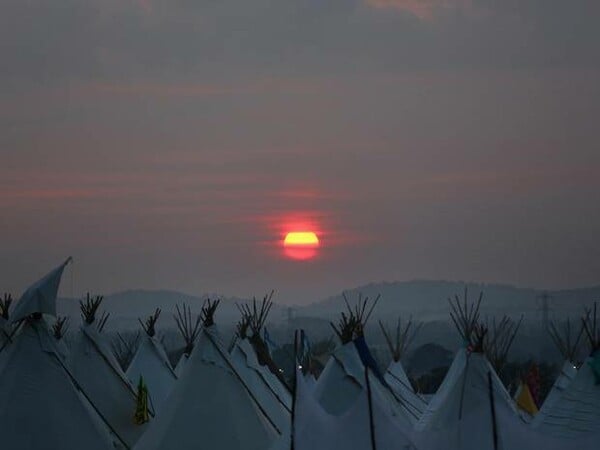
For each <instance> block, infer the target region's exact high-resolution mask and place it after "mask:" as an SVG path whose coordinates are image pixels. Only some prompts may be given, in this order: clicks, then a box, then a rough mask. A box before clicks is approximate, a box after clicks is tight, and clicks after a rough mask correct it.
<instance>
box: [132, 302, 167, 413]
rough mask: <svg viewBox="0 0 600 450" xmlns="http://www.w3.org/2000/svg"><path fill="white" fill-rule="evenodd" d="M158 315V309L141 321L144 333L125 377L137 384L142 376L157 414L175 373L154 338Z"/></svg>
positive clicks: (164, 352) (165, 353)
mask: <svg viewBox="0 0 600 450" xmlns="http://www.w3.org/2000/svg"><path fill="white" fill-rule="evenodd" d="M159 316H160V309H157V310H156V311H155V313H154V314H153V315H152V316H150V317H149V318H148V319H147V320H146V322H145V323H142V322H141V321H140V323H141V325H142V328H143V330H144V332H145V335H144V336H142V339H141V342H140V344H139V347H138V349H137V352H136V354H135V356H134V357H133V359H132V360H131V363H130V364H129V367H128V368H127V372H126V375H127V378H128V379H129V380H130V381H131V383H132V384H134V385H137V383H138V382H139V380H140V377H143V379H144V381H145V383H146V385H147V386H148V392H149V397H150V399H151V405H152V408H153V409H154V411H156V413H157V414H159V413H160V410H161V408H162V406H163V405H164V403H165V401H166V400H167V398H168V396H169V394H170V392H171V390H172V389H173V386H174V384H175V381H177V375H176V374H175V371H174V370H173V367H172V366H171V362H170V361H169V358H168V356H167V352H166V351H165V349H164V347H163V346H162V344H161V343H160V341H159V340H158V339H157V338H156V330H155V325H156V321H157V320H158V317H159Z"/></svg>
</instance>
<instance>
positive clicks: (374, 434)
mask: <svg viewBox="0 0 600 450" xmlns="http://www.w3.org/2000/svg"><path fill="white" fill-rule="evenodd" d="M368 376H369V386H372V387H373V388H374V389H368V388H366V389H362V390H361V391H360V393H359V394H358V395H356V396H355V397H354V398H353V400H352V402H351V403H349V404H348V407H347V409H346V411H344V412H343V413H341V414H337V415H333V414H330V413H328V412H327V411H325V409H324V408H323V407H322V405H321V404H320V403H319V402H318V401H317V400H316V399H315V398H314V397H313V395H312V390H311V389H310V387H309V386H308V385H307V384H306V381H305V379H304V377H303V376H302V374H301V372H300V371H298V372H297V374H296V377H297V380H298V381H297V385H296V402H295V411H294V418H295V419H294V425H293V427H294V431H293V435H294V448H295V449H296V450H329V449H335V448H343V449H347V450H369V449H374V448H377V449H378V450H404V449H414V448H415V446H414V444H413V443H412V442H411V440H410V438H409V436H408V434H409V430H408V429H407V428H406V427H403V426H402V424H401V422H399V421H397V420H396V418H394V417H393V415H392V414H390V411H389V410H388V409H387V408H386V407H385V406H383V405H385V404H386V402H387V398H386V396H385V394H384V392H383V391H381V390H380V389H378V388H376V386H378V381H377V379H376V378H375V377H373V376H371V375H370V374H369V375H368ZM363 384H365V385H366V377H365V370H364V369H363ZM369 392H370V399H369ZM382 394H383V395H382ZM281 448H284V447H283V445H282V446H281Z"/></svg>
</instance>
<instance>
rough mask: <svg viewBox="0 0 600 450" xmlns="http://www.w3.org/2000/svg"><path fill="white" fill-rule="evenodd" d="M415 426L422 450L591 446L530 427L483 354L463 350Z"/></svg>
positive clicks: (416, 436) (551, 448)
mask: <svg viewBox="0 0 600 450" xmlns="http://www.w3.org/2000/svg"><path fill="white" fill-rule="evenodd" d="M416 429H417V433H415V435H414V439H415V441H416V442H417V446H418V447H419V448H423V449H438V448H439V449H442V448H443V449H447V450H453V449H454V450H488V449H489V450H513V449H514V450H517V449H521V448H539V447H543V448H544V450H554V449H556V450H558V449H565V448H590V447H587V446H586V442H584V441H573V440H567V439H553V438H551V437H549V436H547V435H544V434H542V433H538V432H536V431H534V430H532V429H531V427H530V426H529V425H528V424H526V423H525V422H524V421H523V420H522V419H521V418H520V416H519V414H518V413H517V410H516V407H515V405H514V403H513V401H512V399H511V398H510V395H509V394H508V392H507V391H506V389H505V388H504V385H503V384H502V382H501V381H500V379H499V378H498V376H497V375H496V373H495V371H494V369H493V367H492V366H491V364H490V363H489V362H488V361H487V359H486V358H485V356H484V355H483V354H479V353H468V352H467V351H466V350H464V349H463V350H460V351H459V352H458V354H457V355H456V358H455V360H454V362H453V364H452V366H451V368H450V371H449V372H448V375H447V376H446V378H445V379H444V382H443V383H442V385H441V386H440V389H439V390H438V393H436V395H435V396H434V397H433V398H432V400H431V401H430V402H429V405H428V407H427V409H426V411H425V412H424V414H423V417H422V418H421V421H420V422H419V423H418V424H417V427H416ZM570 445H580V446H581V447H569V446H570Z"/></svg>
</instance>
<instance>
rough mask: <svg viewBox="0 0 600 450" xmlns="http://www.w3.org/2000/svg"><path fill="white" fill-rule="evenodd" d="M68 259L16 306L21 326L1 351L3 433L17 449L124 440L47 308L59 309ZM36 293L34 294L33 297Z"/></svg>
mask: <svg viewBox="0 0 600 450" xmlns="http://www.w3.org/2000/svg"><path fill="white" fill-rule="evenodd" d="M63 268H64V264H63V265H61V266H60V267H59V268H58V269H55V270H54V271H53V272H51V275H49V276H46V277H44V278H43V279H42V280H40V281H38V282H37V283H35V284H34V285H33V286H32V287H30V288H29V289H28V290H27V291H26V292H25V294H23V296H22V297H21V301H23V303H22V304H21V303H20V304H17V307H16V308H15V310H16V311H18V312H19V313H18V314H17V316H16V318H15V320H18V321H19V323H20V325H21V328H20V332H19V333H18V334H17V335H16V336H15V337H14V338H13V339H12V340H11V342H10V345H7V346H6V347H5V350H4V351H3V352H2V353H1V354H0V379H1V380H2V383H0V405H2V407H1V408H0V436H2V445H3V447H5V448H10V449H13V450H31V449H38V448H60V449H65V450H71V449H72V450H79V449H82V448H86V449H98V450H102V449H104V450H107V449H109V448H115V446H118V445H120V444H124V442H123V441H120V442H119V440H120V437H119V436H118V434H116V433H115V434H112V433H110V431H109V430H113V431H114V429H112V428H111V426H110V424H109V423H108V422H106V421H105V419H104V418H103V417H102V415H101V414H100V412H99V411H98V409H97V408H96V406H95V405H94V404H93V403H91V401H90V398H89V396H88V395H87V394H86V392H85V391H84V390H83V389H82V387H81V385H79V383H78V382H77V381H76V380H75V378H74V377H73V375H72V373H71V371H70V369H69V368H68V366H67V364H66V362H65V360H64V359H63V355H61V354H60V352H59V351H58V350H57V346H56V343H55V338H54V337H53V336H51V334H50V331H49V329H48V326H47V324H46V321H45V320H44V318H43V316H42V313H46V314H50V315H54V314H55V311H56V293H57V291H58V286H59V283H60V277H61V274H62V269H63ZM32 299H33V300H32Z"/></svg>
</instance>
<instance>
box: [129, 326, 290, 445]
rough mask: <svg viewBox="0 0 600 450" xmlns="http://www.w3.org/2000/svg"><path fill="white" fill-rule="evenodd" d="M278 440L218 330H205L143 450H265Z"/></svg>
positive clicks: (145, 438) (152, 428)
mask: <svg viewBox="0 0 600 450" xmlns="http://www.w3.org/2000/svg"><path fill="white" fill-rule="evenodd" d="M278 436H281V434H280V433H278V432H277V430H276V428H275V426H274V424H273V422H272V419H270V418H267V416H266V413H265V412H264V410H261V409H260V407H259V404H258V403H257V401H256V399H255V398H254V397H253V394H251V391H249V389H248V387H247V386H246V385H245V384H244V383H243V381H242V379H241V378H240V376H239V374H238V373H237V371H236V370H235V369H234V365H233V363H232V362H231V359H230V357H229V356H228V354H227V352H226V351H225V350H224V349H223V345H222V344H221V342H220V340H219V338H218V334H217V332H216V328H215V327H214V326H212V327H210V328H208V329H206V328H205V329H203V331H202V333H201V335H200V337H199V338H198V340H197V342H196V345H195V347H194V351H193V352H192V354H191V356H190V359H189V361H188V363H187V367H186V370H185V371H184V372H183V374H182V376H181V379H180V380H179V381H178V382H177V384H176V385H175V387H174V388H173V392H172V393H171V395H170V397H169V399H168V401H167V403H166V404H165V405H164V407H163V409H162V411H161V412H160V414H159V415H157V417H156V419H155V420H154V421H153V423H152V426H151V427H150V429H149V430H148V432H147V433H146V434H144V435H143V436H142V438H141V439H140V440H139V442H138V444H137V445H136V447H135V448H136V449H138V450H154V449H156V450H158V449H171V448H172V449H178V450H197V449H215V450H216V449H219V450H242V449H243V450H265V449H268V448H269V447H270V446H271V445H273V444H274V443H275V440H276V438H277V437H278Z"/></svg>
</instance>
